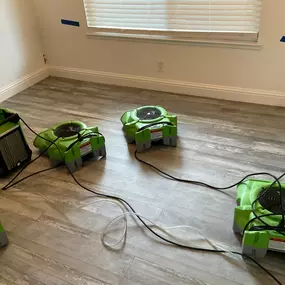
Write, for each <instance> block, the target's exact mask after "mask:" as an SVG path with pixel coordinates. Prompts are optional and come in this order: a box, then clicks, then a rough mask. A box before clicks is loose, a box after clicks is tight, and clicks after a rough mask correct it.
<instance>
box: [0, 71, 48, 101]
mask: <svg viewBox="0 0 285 285" xmlns="http://www.w3.org/2000/svg"><path fill="white" fill-rule="evenodd" d="M48 76H49V69H48V68H41V69H38V70H37V71H35V72H33V73H30V74H28V75H26V76H24V77H21V78H19V79H18V80H16V81H14V82H12V83H10V84H9V85H7V86H4V87H3V88H0V102H3V101H4V100H6V99H8V98H10V97H12V96H14V95H15V94H17V93H19V92H21V91H23V90H25V89H27V88H29V87H31V86H32V85H34V84H36V83H38V82H39V81H41V80H43V79H45V78H46V77H48Z"/></svg>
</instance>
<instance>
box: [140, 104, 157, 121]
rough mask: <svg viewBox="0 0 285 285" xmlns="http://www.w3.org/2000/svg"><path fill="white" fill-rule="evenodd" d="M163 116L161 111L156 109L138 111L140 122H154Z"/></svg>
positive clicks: (148, 108) (147, 108)
mask: <svg viewBox="0 0 285 285" xmlns="http://www.w3.org/2000/svg"><path fill="white" fill-rule="evenodd" d="M160 116H161V111H160V110H159V109H158V108H155V107H144V108H141V109H139V110H138V111H137V117H138V118H139V119H140V120H146V121H147V120H154V119H157V118H159V117H160Z"/></svg>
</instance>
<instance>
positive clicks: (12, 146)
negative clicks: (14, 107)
mask: <svg viewBox="0 0 285 285" xmlns="http://www.w3.org/2000/svg"><path fill="white" fill-rule="evenodd" d="M31 156H32V151H31V150H30V148H29V146H28V144H27V142H26V139H25V137H24V134H23V131H22V127H21V123H20V117H19V115H18V114H16V113H14V112H13V111H11V110H8V109H0V176H4V175H6V174H8V173H9V172H10V171H12V170H14V169H16V168H18V167H21V166H22V165H23V164H25V163H26V162H27V161H29V160H30V159H31Z"/></svg>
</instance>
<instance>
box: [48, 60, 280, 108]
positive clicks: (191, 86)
mask: <svg viewBox="0 0 285 285" xmlns="http://www.w3.org/2000/svg"><path fill="white" fill-rule="evenodd" d="M50 74H51V75H52V76H57V77H64V78H71V79H77V80H83V81H91V82H96V83H104V84H114V85H121V86H129V87H137V88H143V89H151V90H158V91H163V92H171V93H178V94H187V95H193V96H200V97H208V98H216V99H223V100H230V101H238V102H248V103H256V104H263V105H274V106H285V93H283V92H278V91H270V90H259V89H248V88H238V87H230V86H221V85H210V84H201V83H193V82H186V81H178V80H167V79H160V78H152V77H142V76H136V75H129V74H118V73H111V72H103V71H92V70H84V69H76V68H67V67H61V66H53V67H50Z"/></svg>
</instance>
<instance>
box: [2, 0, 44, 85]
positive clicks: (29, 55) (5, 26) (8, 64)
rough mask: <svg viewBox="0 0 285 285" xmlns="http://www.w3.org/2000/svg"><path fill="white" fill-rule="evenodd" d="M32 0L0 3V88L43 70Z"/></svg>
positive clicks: (4, 0) (10, 0) (5, 0)
mask: <svg viewBox="0 0 285 285" xmlns="http://www.w3.org/2000/svg"><path fill="white" fill-rule="evenodd" d="M34 11H35V9H34V5H33V1H32V0H1V1H0V89H1V87H5V86H7V85H9V84H11V83H13V82H15V81H17V80H18V79H21V78H23V77H25V76H27V75H29V74H31V73H33V72H36V71H37V70H39V69H41V68H43V67H44V63H43V58H42V47H41V42H40V39H39V30H38V27H37V23H36V19H35V13H34Z"/></svg>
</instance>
